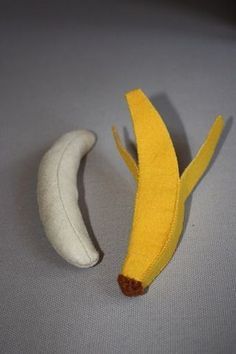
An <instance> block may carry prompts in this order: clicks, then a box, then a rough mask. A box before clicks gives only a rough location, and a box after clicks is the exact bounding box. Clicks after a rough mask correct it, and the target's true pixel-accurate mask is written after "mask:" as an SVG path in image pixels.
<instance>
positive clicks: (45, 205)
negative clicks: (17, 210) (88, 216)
mask: <svg viewBox="0 0 236 354" xmlns="http://www.w3.org/2000/svg"><path fill="white" fill-rule="evenodd" d="M95 140H96V139H95V136H94V134H93V133H92V132H90V131H87V130H76V131H72V132H69V133H67V134H65V135H63V136H62V137H61V138H59V139H58V140H57V141H56V142H55V143H54V144H53V146H52V147H51V148H50V149H49V150H48V152H47V153H46V154H45V155H44V156H43V158H42V160H41V162H40V166H39V172H38V185H37V199H38V205H39V214H40V218H41V220H42V223H43V225H44V229H45V233H46V236H47V238H48V239H49V241H50V242H51V244H52V246H53V247H54V248H55V250H56V251H57V253H58V254H59V255H61V256H62V257H63V258H64V259H65V260H66V261H67V262H69V263H71V264H73V265H74V266H76V267H80V268H89V267H92V266H94V265H95V264H96V263H97V262H98V260H99V253H98V251H97V250H96V248H95V247H94V245H93V243H92V241H91V239H90V237H89V234H88V232H87V229H86V226H85V224H84V221H83V217H82V214H81V211H80V209H79V206H78V197H79V195H78V189H77V173H78V169H79V165H80V161H81V159H82V158H83V156H84V155H85V154H86V153H87V152H88V151H89V150H90V149H91V148H92V146H93V145H94V143H95Z"/></svg>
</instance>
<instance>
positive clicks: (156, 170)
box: [113, 90, 224, 296]
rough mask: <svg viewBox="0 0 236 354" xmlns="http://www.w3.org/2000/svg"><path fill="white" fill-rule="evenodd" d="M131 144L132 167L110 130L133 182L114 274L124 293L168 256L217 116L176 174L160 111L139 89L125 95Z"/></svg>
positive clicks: (142, 285)
mask: <svg viewBox="0 0 236 354" xmlns="http://www.w3.org/2000/svg"><path fill="white" fill-rule="evenodd" d="M126 98H127V101H128V105H129V109H130V113H131V117H132V121H133V127H134V132H135V136H136V142H137V152H138V167H137V165H136V163H135V161H134V160H133V158H132V157H131V156H130V155H129V153H128V152H127V151H126V150H125V148H124V147H123V146H122V144H121V141H120V139H119V136H118V133H117V132H116V130H115V129H114V128H113V135H114V139H115V142H116V145H117V148H118V150H119V152H120V154H121V156H122V158H123V159H124V161H125V162H126V164H127V166H128V168H129V169H130V171H131V173H132V174H133V176H134V177H135V179H136V180H137V192H136V200H135V208H134V216H133V225H132V230H131V235H130V241H129V246H128V252H127V255H126V258H125V261H124V264H123V267H122V272H121V274H120V275H119V276H118V283H119V285H120V287H121V290H122V292H123V293H124V294H125V295H127V296H137V295H142V294H144V293H145V289H146V288H147V287H148V286H149V285H150V284H151V282H152V281H153V280H154V278H155V277H156V276H157V275H158V274H159V273H160V272H161V271H162V269H163V268H164V267H165V266H166V265H167V264H168V262H169V261H170V259H171V258H172V256H173V254H174V251H175V249H176V247H177V244H178V241H179V238H180V234H181V231H182V227H183V220H184V203H185V200H186V198H187V197H188V195H189V194H190V193H191V191H192V190H193V188H194V187H195V185H196V184H197V182H198V181H199V179H200V178H201V176H202V175H203V173H204V171H205V170H206V168H207V166H208V164H209V162H210V160H211V157H212V155H213V153H214V150H215V147H216V145H217V142H218V140H219V137H220V134H221V132H222V129H223V125H224V122H223V118H222V117H220V116H219V117H217V119H216V120H215V122H214V124H213V125H212V127H211V130H210V132H209V134H208V137H207V139H206V140H205V143H204V144H203V145H202V147H201V148H200V150H199V152H198V154H197V155H196V157H195V159H194V160H193V161H192V162H191V163H190V165H189V166H188V167H187V168H186V170H185V171H184V173H183V174H182V176H181V177H180V176H179V170H178V163H177V157H176V153H175V150H174V147H173V143H172V140H171V138H170V135H169V133H168V130H167V128H166V126H165V124H164V122H163V120H162V118H161V116H160V114H159V113H158V112H157V111H156V110H155V108H154V107H153V106H152V104H151V102H150V101H149V100H148V98H147V97H146V96H145V95H144V93H143V92H142V91H141V90H134V91H131V92H129V93H128V94H127V95H126Z"/></svg>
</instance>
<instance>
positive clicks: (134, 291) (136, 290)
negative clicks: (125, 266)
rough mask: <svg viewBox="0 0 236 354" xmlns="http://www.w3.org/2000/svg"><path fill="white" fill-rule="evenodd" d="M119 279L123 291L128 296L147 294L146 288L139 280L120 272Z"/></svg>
mask: <svg viewBox="0 0 236 354" xmlns="http://www.w3.org/2000/svg"><path fill="white" fill-rule="evenodd" d="M117 281H118V284H119V286H120V288H121V291H122V293H123V294H124V295H126V296H139V295H144V294H145V289H144V288H143V285H142V283H141V281H139V280H135V279H131V278H128V277H126V276H124V275H123V274H119V275H118V278H117Z"/></svg>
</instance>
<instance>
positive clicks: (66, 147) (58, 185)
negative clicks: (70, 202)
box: [57, 137, 91, 261]
mask: <svg viewBox="0 0 236 354" xmlns="http://www.w3.org/2000/svg"><path fill="white" fill-rule="evenodd" d="M76 139H77V137H74V138H73V139H71V140H70V141H69V142H68V144H67V145H66V146H65V148H64V150H63V152H62V155H61V157H60V160H59V163H58V166H57V188H58V191H59V198H60V201H61V204H62V208H63V210H64V212H65V215H66V218H67V220H68V221H69V224H70V225H71V227H72V229H73V230H74V233H75V235H76V236H77V239H78V240H79V242H80V244H81V246H82V247H83V249H84V251H85V253H86V255H87V256H88V258H89V260H90V261H91V257H90V255H89V253H88V250H87V248H86V246H85V245H84V243H83V241H82V240H81V239H80V237H79V234H78V231H77V230H76V228H75V226H74V225H73V223H72V222H71V220H70V218H69V215H68V212H67V210H66V208H65V205H64V202H63V198H62V194H61V188H60V183H59V169H60V167H61V162H62V159H63V157H64V154H65V152H66V150H67V149H68V148H69V146H70V145H71V144H72V143H73V142H74V140H76Z"/></svg>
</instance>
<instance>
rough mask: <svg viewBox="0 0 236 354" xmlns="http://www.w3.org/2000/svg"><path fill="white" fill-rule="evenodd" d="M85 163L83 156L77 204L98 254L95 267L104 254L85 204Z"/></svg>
mask: <svg viewBox="0 0 236 354" xmlns="http://www.w3.org/2000/svg"><path fill="white" fill-rule="evenodd" d="M86 161H87V156H85V157H84V158H83V159H82V160H81V164H80V167H79V171H78V176H77V188H78V192H79V200H78V204H79V207H80V209H81V213H82V216H83V220H84V223H85V226H86V228H87V231H88V234H89V236H90V238H91V240H92V242H93V245H94V246H95V248H96V250H97V251H98V252H99V261H98V263H96V265H97V264H99V263H100V262H101V261H102V259H103V256H104V253H103V251H102V250H101V248H100V246H99V243H98V240H97V238H96V236H95V233H94V231H93V227H92V224H91V221H90V216H89V210H88V205H87V203H86V191H85V187H84V171H85V168H86ZM96 265H95V266H96Z"/></svg>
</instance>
